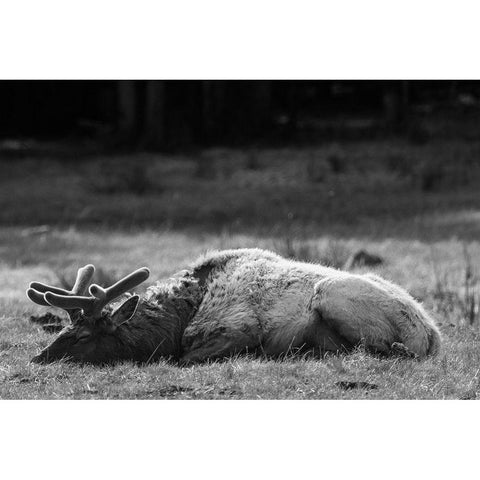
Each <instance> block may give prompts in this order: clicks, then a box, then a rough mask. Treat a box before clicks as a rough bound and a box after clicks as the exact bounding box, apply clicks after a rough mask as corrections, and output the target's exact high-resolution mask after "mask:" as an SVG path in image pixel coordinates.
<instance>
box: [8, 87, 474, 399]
mask: <svg viewBox="0 0 480 480" xmlns="http://www.w3.org/2000/svg"><path fill="white" fill-rule="evenodd" d="M0 104H1V105H2V110H3V112H4V113H6V114H5V115H4V117H3V118H4V119H5V121H4V123H2V125H1V132H2V135H3V138H2V140H1V143H0V152H1V163H0V167H1V170H2V175H1V178H2V189H1V197H0V201H1V209H0V222H1V224H2V230H1V238H0V240H1V255H2V265H3V268H2V275H3V280H2V285H3V287H2V296H1V301H2V305H3V318H2V322H1V329H2V330H1V332H2V340H1V341H2V344H1V347H2V364H4V365H7V366H8V368H7V369H6V370H5V371H4V372H3V381H2V383H1V386H0V396H1V397H2V398H15V399H29V398H33V399H48V398H73V399H82V398H99V399H113V398H118V399H138V398H145V399H163V398H167V399H367V398H369V399H370V398H374V399H387V398H390V399H475V398H477V395H478V394H479V393H480V378H477V376H478V365H479V363H480V353H479V352H480V349H479V347H480V340H479V337H478V325H479V321H480V312H479V303H480V296H479V295H480V283H479V282H480V279H479V274H480V272H479V271H478V265H479V259H480V248H479V244H478V238H479V235H480V222H479V218H480V217H479V208H480V196H479V195H478V182H479V179H480V162H479V159H480V129H479V125H480V82H477V81H454V80H452V81H408V80H399V81H394V80H392V81H373V80H371V81H341V80H331V81H329V80H320V81H295V80H292V81H278V80H277V81H275V80H273V81H265V80H264V81H235V80H224V81H220V80H218V81H209V80H192V81H181V80H179V81H175V80H171V81H161V80H149V81H140V80H136V81H127V80H124V81H2V82H0Z"/></svg>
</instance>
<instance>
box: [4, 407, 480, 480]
mask: <svg viewBox="0 0 480 480" xmlns="http://www.w3.org/2000/svg"><path fill="white" fill-rule="evenodd" d="M477 405H478V404H477V403H476V402H463V403H460V402H453V401H444V402H441V401H417V402H415V401H401V402H399V401H397V402H395V401H364V402H362V401H336V402H335V401H271V402H266V401H166V402H163V401H138V400H137V401H95V402H92V401H83V402H74V401H59V402H53V401H32V402H26V401H23V402H2V403H1V404H0V422H1V425H2V434H1V436H0V438H1V440H0V451H1V452H2V472H4V478H35V479H38V480H40V479H43V478H45V479H47V478H48V479H50V480H51V479H53V478H71V479H77V478H78V479H83V480H84V479H85V478H102V476H104V477H105V478H115V479H123V478H125V479H129V480H132V479H144V478H195V479H197V478H198V479H202V478H206V479H207V478H208V479H209V480H213V479H217V478H218V479H245V478H268V479H270V478H274V479H277V478H289V479H292V478H355V479H357V478H359V479H363V478H365V479H372V478H389V479H392V480H397V479H398V480H400V479H402V480H404V479H405V478H467V475H468V474H469V473H473V472H475V471H476V470H477V466H478V465H477V463H478V462H477V450H478V447H477V442H476V441H475V438H476V432H478V431H479V427H480V417H479V415H478V414H477V413H478V406H477ZM172 476H173V477H172Z"/></svg>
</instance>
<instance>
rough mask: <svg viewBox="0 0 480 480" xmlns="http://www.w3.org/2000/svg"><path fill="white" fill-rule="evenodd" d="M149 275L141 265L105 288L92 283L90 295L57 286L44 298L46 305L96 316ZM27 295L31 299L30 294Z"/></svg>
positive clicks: (147, 270)
mask: <svg viewBox="0 0 480 480" xmlns="http://www.w3.org/2000/svg"><path fill="white" fill-rule="evenodd" d="M149 275H150V270H149V269H148V268H146V267H143V268H139V269H138V270H135V271H134V272H132V273H130V274H129V275H127V276H126V277H124V278H122V279H121V280H119V281H118V282H117V283H115V284H114V285H112V286H110V287H108V288H106V289H105V288H102V287H100V286H99V285H95V284H93V285H91V286H90V288H89V293H90V296H85V295H83V294H74V292H73V289H72V292H67V291H65V290H62V289H59V288H52V289H49V290H48V291H45V294H44V300H45V302H46V303H47V304H48V305H52V306H54V307H59V308H63V309H64V310H72V309H78V308H79V309H82V310H83V312H84V314H85V315H87V316H89V317H97V316H99V315H100V314H101V313H102V310H103V308H104V307H105V306H106V305H107V304H109V303H110V302H111V301H113V300H115V299H116V298H117V297H119V296H120V295H122V293H125V292H128V291H129V290H131V289H132V288H134V287H136V286H137V285H139V284H140V283H142V282H144V281H145V280H146V279H147V278H148V276H149ZM77 280H78V279H77ZM82 285H83V284H82ZM82 293H83V292H82ZM27 295H28V292H27ZM28 296H29V298H30V299H32V296H31V295H28ZM34 301H35V300H34ZM37 303H38V302H37Z"/></svg>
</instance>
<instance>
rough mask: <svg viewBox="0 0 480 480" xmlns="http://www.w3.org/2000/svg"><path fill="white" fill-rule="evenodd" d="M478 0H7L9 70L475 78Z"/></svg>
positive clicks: (2, 12)
mask: <svg viewBox="0 0 480 480" xmlns="http://www.w3.org/2000/svg"><path fill="white" fill-rule="evenodd" d="M477 4H478V2H474V1H467V0H457V1H456V2H447V1H444V0H438V1H435V2H432V1H426V0H403V1H389V2H386V1H385V0H362V1H358V0H335V1H334V2H332V1H329V2H326V1H322V0H295V1H293V0H290V1H286V0H277V1H272V0H242V1H238V0H237V1H225V0H202V1H198V0H172V1H168V2H166V1H162V0H155V1H153V0H136V1H135V2H133V1H125V0H119V1H116V2H113V1H107V0H83V1H78V0H71V1H68V2H65V1H64V0H43V1H41V2H40V1H38V0H14V1H13V0H12V1H7V0H5V1H4V2H2V4H1V6H0V49H1V50H0V51H1V62H0V77H1V78H4V79H7V78H8V79H17V78H34V79H37V78H47V79H52V78H53V79H64V78H70V79H91V78H94V79H125V78H135V79H151V78H159V79H177V78H180V79H192V78H193V79H222V78H229V79H248V78H249V79H266V78H272V79H396V78H404V79H422V78H436V79H450V78H456V79H459V78H460V79H476V78H480V66H479V64H480V62H478V61H477V59H478V52H477V50H478V45H479V41H478V40H479V31H480V29H479V28H478V19H479V18H480V17H479V15H478V8H479V7H478V6H477Z"/></svg>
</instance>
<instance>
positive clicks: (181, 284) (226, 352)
mask: <svg viewBox="0 0 480 480" xmlns="http://www.w3.org/2000/svg"><path fill="white" fill-rule="evenodd" d="M108 315H109V314H108V313H105V312H104V314H103V317H102V318H101V319H100V320H97V321H96V322H97V324H99V322H100V323H101V322H102V321H108ZM80 323H81V322H80ZM75 328H81V325H80V326H78V325H77V326H75V325H74V326H73V327H70V329H75ZM66 333H67V332H66ZM62 335H64V334H63V333H62V334H60V336H59V338H58V340H57V341H55V342H54V343H53V344H52V345H51V346H50V347H48V348H47V349H45V350H44V352H42V354H41V356H39V357H40V360H42V359H45V355H47V356H48V355H49V354H50V355H54V351H55V348H53V347H54V346H55V343H56V342H58V341H59V340H60V339H61V336H62ZM96 342H97V343H96V344H95V347H94V350H90V352H91V353H89V354H85V355H83V354H82V355H80V354H79V355H78V356H76V355H72V356H73V358H72V359H73V360H77V361H92V362H93V363H109V362H113V361H117V360H135V361H142V362H145V361H153V360H156V359H159V358H161V357H169V358H173V359H176V360H179V361H180V362H181V363H184V364H188V363H194V362H202V361H205V360H208V359H214V358H222V357H227V356H230V355H232V354H236V353H241V352H246V351H248V352H261V353H262V354H264V355H267V356H271V357H277V356H279V355H282V354H286V353H288V352H291V351H297V350H300V351H315V352H318V353H325V352H328V351H330V352H342V351H349V350H351V349H352V348H354V347H355V346H357V345H363V346H364V347H365V348H366V349H368V350H372V351H375V352H380V353H383V354H387V355H388V354H389V353H391V352H392V351H393V350H392V345H393V344H395V343H402V344H403V345H404V346H405V347H406V349H408V351H409V352H412V353H413V354H414V355H415V356H418V357H424V356H426V355H429V354H435V353H437V352H438V350H439V348H440V344H441V337H440V333H439V330H438V328H437V327H436V325H435V322H434V321H433V319H432V318H431V317H430V315H429V314H428V313H427V312H426V311H425V310H424V308H423V307H422V306H421V305H420V303H418V302H417V301H416V300H414V299H413V297H411V296H410V295H409V294H408V293H407V292H406V291H405V290H403V289H402V288H401V287H399V286H397V285H394V284H392V283H390V282H388V281H386V280H384V279H383V278H380V277H378V276H376V275H373V274H364V275H359V274H354V273H349V272H345V271H340V270H336V269H333V268H329V267H324V266H321V265H315V264H310V263H301V262H297V261H293V260H287V259H285V258H282V257H280V256H279V255H276V254H275V253H272V252H269V251H266V250H260V249H237V250H224V251H214V252H210V253H208V254H206V255H204V256H203V257H201V258H200V259H198V260H197V261H196V262H195V263H194V264H193V265H192V266H191V268H189V269H188V270H187V271H186V272H183V273H182V274H180V275H179V276H177V278H175V279H173V280H171V281H170V282H167V283H160V284H157V285H154V286H151V287H150V288H149V289H148V290H147V293H146V295H145V296H144V297H143V298H142V299H140V301H139V304H138V308H137V310H136V312H135V314H134V315H133V317H132V318H131V319H130V320H129V321H128V322H125V323H123V324H121V325H119V326H118V327H117V328H116V329H115V331H113V333H111V334H110V335H108V334H104V333H103V334H102V335H99V336H98V339H97V341H96ZM49 348H50V349H51V350H50V351H49ZM94 351H96V354H95V353H94ZM67 353H69V352H67ZM42 355H43V357H42ZM67 356H68V355H67Z"/></svg>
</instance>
